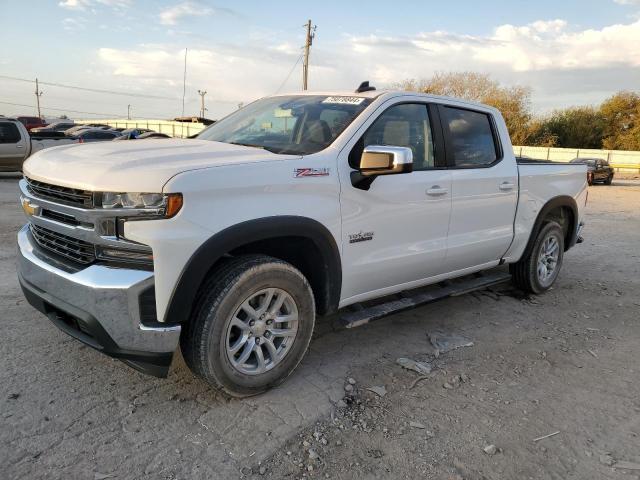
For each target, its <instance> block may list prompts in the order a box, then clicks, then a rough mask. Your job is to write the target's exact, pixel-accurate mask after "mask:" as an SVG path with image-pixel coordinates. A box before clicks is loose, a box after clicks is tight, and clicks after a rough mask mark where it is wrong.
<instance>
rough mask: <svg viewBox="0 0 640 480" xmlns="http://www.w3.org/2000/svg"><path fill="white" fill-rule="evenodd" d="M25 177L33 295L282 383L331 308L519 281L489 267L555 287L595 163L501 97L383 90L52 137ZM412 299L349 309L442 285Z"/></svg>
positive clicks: (43, 303)
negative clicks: (527, 136) (130, 129)
mask: <svg viewBox="0 0 640 480" xmlns="http://www.w3.org/2000/svg"><path fill="white" fill-rule="evenodd" d="M24 174H25V178H24V179H23V180H21V181H20V193H21V198H22V205H23V208H24V210H25V212H26V214H27V217H28V223H27V225H25V227H24V228H22V229H21V230H20V232H19V234H18V246H19V248H18V251H19V253H18V275H19V280H20V284H21V285H22V289H23V291H24V294H25V296H26V298H27V300H28V301H29V303H30V304H31V305H33V306H34V307H35V308H37V309H38V310H40V311H41V312H43V313H45V314H46V315H48V317H49V318H50V319H51V320H52V321H53V323H55V324H56V325H57V326H58V327H60V328H61V329H62V330H64V331H65V332H66V333H68V334H70V335H71V336H73V337H75V338H77V339H79V340H80V341H82V342H84V343H86V344H88V345H89V346H91V347H93V348H97V349H98V350H100V351H101V352H103V353H105V354H107V355H111V356H113V357H115V358H119V359H121V360H123V361H124V362H126V363H127V364H128V365H130V366H133V367H134V368H137V369H139V370H141V371H144V372H146V373H150V374H153V375H157V376H166V375H167V372H168V370H169V366H170V364H171V361H172V357H173V354H174V351H175V350H176V348H177V347H178V344H180V346H181V349H182V353H183V356H184V359H185V360H186V363H187V365H188V366H189V367H190V368H191V369H192V370H193V371H194V372H195V373H196V374H197V375H199V376H200V377H202V378H204V379H205V380H206V381H207V382H209V383H210V384H211V385H212V386H213V387H215V388H220V389H224V390H225V391H226V392H228V393H229V394H231V395H234V396H247V395H255V394H257V393H260V392H263V391H265V390H266V389H269V388H271V387H273V386H275V385H278V384H279V383H281V382H282V381H284V380H285V379H286V378H287V377H288V376H289V375H290V374H291V373H292V372H293V370H294V369H295V368H296V366H297V365H298V364H299V363H300V361H301V359H302V358H303V356H304V354H305V352H306V350H307V348H308V346H309V342H310V340H311V336H312V332H313V329H314V322H315V320H316V315H326V314H329V313H332V312H335V311H337V310H338V309H343V308H344V307H347V306H350V305H354V304H358V303H361V302H365V301H368V300H372V299H377V298H381V297H384V296H388V295H391V294H396V293H400V292H405V291H408V290H411V289H414V288H417V287H424V286H426V285H431V286H432V287H433V288H434V289H435V288H437V289H438V292H439V294H438V295H439V297H437V298H441V297H442V296H446V295H453V294H456V293H462V292H465V291H469V290H470V289H472V288H479V287H480V286H487V285H489V284H492V282H494V283H495V282H496V281H498V280H499V279H503V280H504V278H509V274H508V273H506V272H504V271H503V270H499V271H493V272H487V273H485V274H484V275H480V274H479V272H483V271H486V270H488V269H492V268H494V267H497V266H499V265H502V264H508V265H509V266H510V272H511V274H512V280H513V282H515V284H516V285H517V286H518V287H519V288H520V289H522V290H523V291H526V292H529V293H535V294H540V293H543V292H545V291H546V290H548V289H549V288H551V286H552V285H553V284H554V282H555V280H556V279H557V277H558V274H559V272H560V269H561V267H562V263H563V255H564V253H565V252H566V251H567V250H568V249H570V248H571V247H573V246H574V245H575V244H576V243H578V242H580V241H581V236H580V233H581V229H582V226H583V218H584V211H585V204H586V200H587V182H586V167H585V166H584V165H581V164H570V163H564V164H562V163H558V164H551V163H538V162H531V163H520V164H519V163H518V162H517V161H516V159H515V156H514V153H513V149H512V146H511V141H510V139H509V134H508V131H507V127H506V125H505V122H504V120H503V118H502V115H501V114H500V112H499V111H498V110H497V109H495V108H492V107H488V106H485V105H481V104H477V103H471V102H468V101H464V100H456V99H451V98H446V97H439V96H432V95H426V94H419V93H409V92H384V91H382V92H381V91H375V90H374V89H372V88H370V87H369V88H359V89H358V90H357V91H356V92H355V93H351V92H349V93H343V92H335V93H330V94H316V93H310V92H304V93H300V94H296V95H279V96H273V97H267V98H263V99H261V100H258V101H256V102H254V103H252V104H250V105H248V106H246V107H244V108H243V109H241V110H238V111H236V112H234V113H232V114H231V115H229V116H227V117H226V118H224V119H223V120H221V121H219V122H217V123H215V124H213V125H212V126H210V127H209V128H208V129H206V130H204V131H203V132H202V133H201V134H200V135H199V136H198V138H196V139H192V140H187V139H164V140H148V141H145V142H104V143H98V144H93V145H87V146H84V147H82V148H76V147H73V148H68V147H61V148H57V149H52V150H48V151H47V150H45V151H42V152H39V153H38V154H36V155H35V156H33V157H31V158H30V159H29V160H28V161H27V162H26V163H25V165H24ZM52 192H54V193H52ZM43 212H48V213H47V214H46V215H45V214H43ZM52 216H53V217H52ZM465 275H467V276H468V277H465V278H464V279H459V278H458V277H463V276H465ZM452 279H458V280H456V282H462V283H461V284H460V286H458V287H455V286H454V285H455V282H447V283H446V285H445V286H441V287H438V285H441V282H443V281H445V280H452ZM414 295H415V296H413V297H410V298H406V297H404V298H403V299H402V300H398V299H397V298H394V299H393V301H391V302H387V303H383V304H382V305H373V306H370V307H365V308H363V309H360V310H358V311H352V312H346V313H345V312H344V311H343V313H342V315H343V316H342V319H343V321H344V322H345V323H346V324H347V325H348V326H351V327H353V326H357V325H361V324H363V323H366V322H367V321H369V320H371V319H373V318H379V317H380V316H383V315H385V314H388V313H390V312H393V311H395V310H397V309H398V308H408V307H409V306H411V305H416V304H419V303H421V302H425V301H428V300H429V299H432V298H434V297H431V296H429V295H425V294H420V293H418V294H414ZM421 295H422V296H421ZM380 301H384V300H380ZM78 368H87V366H86V365H78Z"/></svg>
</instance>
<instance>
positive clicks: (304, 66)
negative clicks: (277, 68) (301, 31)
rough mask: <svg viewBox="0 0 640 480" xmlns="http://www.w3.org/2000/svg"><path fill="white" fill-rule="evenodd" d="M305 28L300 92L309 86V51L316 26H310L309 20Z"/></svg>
mask: <svg viewBox="0 0 640 480" xmlns="http://www.w3.org/2000/svg"><path fill="white" fill-rule="evenodd" d="M305 27H307V38H306V40H305V42H304V61H303V63H302V90H306V89H307V86H308V84H309V82H308V80H309V50H310V49H311V45H312V44H313V37H315V36H316V33H315V32H316V26H315V25H314V26H313V27H312V26H311V20H309V21H308V22H307V23H306V24H305Z"/></svg>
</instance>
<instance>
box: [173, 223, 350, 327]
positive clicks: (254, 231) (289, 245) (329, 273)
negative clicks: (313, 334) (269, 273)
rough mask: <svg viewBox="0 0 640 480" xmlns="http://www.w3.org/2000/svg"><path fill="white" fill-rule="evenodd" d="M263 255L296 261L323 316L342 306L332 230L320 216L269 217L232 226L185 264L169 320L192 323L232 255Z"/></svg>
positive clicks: (215, 236)
mask: <svg viewBox="0 0 640 480" xmlns="http://www.w3.org/2000/svg"><path fill="white" fill-rule="evenodd" d="M244 253H263V254H268V255H271V256H274V257H276V258H280V259H281V260H285V261H288V262H289V263H292V264H293V265H294V266H295V267H296V268H298V269H299V270H300V271H301V272H302V273H303V274H304V275H305V276H306V277H307V279H308V280H309V283H310V284H311V287H312V290H313V293H314V297H315V299H316V311H317V312H318V313H319V314H320V315H326V314H329V313H332V312H334V311H335V310H337V308H338V303H339V301H340V292H341V289H342V264H341V259H340V251H339V249H338V246H337V244H336V241H335V238H334V237H333V235H332V234H331V232H330V231H329V230H328V229H327V228H326V227H325V226H324V225H323V224H321V223H320V222H318V221H317V220H313V219H311V218H307V217H300V216H275V217H265V218H259V219H254V220H248V221H246V222H241V223H238V224H236V225H233V226H231V227H228V228H226V229H224V230H222V231H220V232H218V233H216V234H215V235H213V236H212V237H210V238H209V239H208V240H207V241H205V242H204V243H203V244H202V245H201V246H200V247H199V248H198V249H197V250H196V252H195V253H194V254H193V255H192V256H191V258H190V259H189V261H188V262H187V264H186V265H185V267H184V268H183V270H182V272H181V274H180V277H179V279H178V282H177V284H176V286H175V287H174V289H173V292H172V295H171V298H170V300H169V304H168V307H167V311H166V313H165V320H166V321H170V322H172V323H184V322H187V321H188V320H189V318H190V316H191V312H192V309H193V306H194V303H195V302H196V300H197V297H198V291H199V289H200V287H201V285H202V284H203V282H204V281H205V279H206V278H207V277H208V275H209V273H210V272H211V271H212V270H213V269H214V268H215V267H216V265H218V264H219V262H220V261H221V260H222V259H223V258H224V257H225V256H227V255H234V254H244Z"/></svg>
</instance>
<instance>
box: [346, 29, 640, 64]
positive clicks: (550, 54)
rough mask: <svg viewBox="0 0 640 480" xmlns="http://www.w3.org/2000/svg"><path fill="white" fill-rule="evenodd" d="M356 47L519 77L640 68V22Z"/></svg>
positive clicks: (376, 41)
mask: <svg viewBox="0 0 640 480" xmlns="http://www.w3.org/2000/svg"><path fill="white" fill-rule="evenodd" d="M350 44H351V48H352V50H353V52H354V53H359V54H367V55H371V56H373V57H375V56H378V54H377V53H376V52H380V51H384V52H385V54H387V55H392V56H393V57H396V58H398V59H405V58H406V53H407V51H411V52H412V55H418V57H417V58H415V59H414V61H413V62H412V63H414V64H415V63H418V64H419V63H422V64H423V65H425V64H431V63H435V61H436V60H438V59H439V60H441V61H443V62H445V64H447V65H450V64H459V65H463V64H465V63H467V64H471V65H473V66H477V65H484V66H485V67H488V66H489V67H490V66H504V67H506V68H508V69H511V70H513V71H517V72H527V71H533V70H546V69H552V70H555V69H580V68H600V67H606V66H609V65H619V64H626V65H630V66H640V21H636V22H634V23H631V24H627V25H611V26H607V27H604V28H602V29H600V30H595V29H588V30H582V31H572V30H571V29H570V28H569V26H568V24H567V22H566V21H564V20H550V21H537V22H533V23H530V24H527V25H522V26H515V25H510V24H506V25H501V26H499V27H497V28H495V30H494V31H493V33H492V34H491V35H487V36H469V35H456V34H451V33H446V32H427V33H419V34H417V35H414V36H412V37H377V36H367V37H351V38H350ZM420 60H423V62H420Z"/></svg>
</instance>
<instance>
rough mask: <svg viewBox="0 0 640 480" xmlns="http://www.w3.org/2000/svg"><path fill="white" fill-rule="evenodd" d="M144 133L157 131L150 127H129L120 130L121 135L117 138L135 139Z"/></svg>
mask: <svg viewBox="0 0 640 480" xmlns="http://www.w3.org/2000/svg"><path fill="white" fill-rule="evenodd" d="M144 133H156V132H154V131H153V130H149V129H148V128H127V129H125V130H122V131H121V132H120V137H118V138H117V139H116V140H135V139H136V138H138V137H139V136H140V135H142V134H144Z"/></svg>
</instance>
